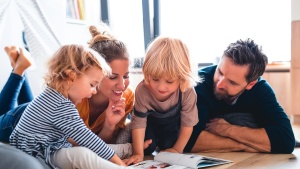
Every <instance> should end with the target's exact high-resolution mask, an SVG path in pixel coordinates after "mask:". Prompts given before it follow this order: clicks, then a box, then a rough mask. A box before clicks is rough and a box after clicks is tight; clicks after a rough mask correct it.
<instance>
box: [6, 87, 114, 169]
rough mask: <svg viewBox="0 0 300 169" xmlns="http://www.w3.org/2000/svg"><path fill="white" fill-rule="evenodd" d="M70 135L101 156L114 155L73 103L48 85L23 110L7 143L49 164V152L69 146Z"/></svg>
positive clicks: (108, 157)
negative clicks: (81, 116)
mask: <svg viewBox="0 0 300 169" xmlns="http://www.w3.org/2000/svg"><path fill="white" fill-rule="evenodd" d="M69 137H70V138H72V139H73V140H74V141H75V142H76V143H77V144H78V145H79V146H83V147H87V148H89V149H90V150H92V151H94V152H95V153H97V154H98V155H99V156H100V157H102V158H104V159H110V158H111V157H112V156H113V155H114V151H113V150H112V149H111V148H109V147H108V146H107V144H105V142H104V141H103V140H102V139H100V138H99V137H98V136H97V135H95V134H94V133H93V132H92V131H91V130H89V129H88V128H87V127H86V125H85V124H84V123H83V121H82V119H81V118H80V117H79V114H78V111H77V109H76V107H75V105H74V104H73V103H72V102H71V101H70V100H69V99H67V98H65V97H64V96H63V95H62V94H60V93H58V92H57V91H55V90H53V89H51V88H50V87H47V88H46V89H45V91H43V92H42V93H41V94H40V95H39V96H38V97H37V98H36V99H34V100H33V101H32V102H31V103H30V104H29V105H28V106H27V108H26V109H25V111H24V113H23V115H22V117H21V119H20V121H19V123H18V125H17V126H16V128H15V129H14V131H13V133H12V134H11V136H10V144H11V145H12V146H15V147H17V148H18V149H21V150H23V151H24V152H26V153H28V154H30V155H32V156H35V157H37V158H39V159H42V160H43V161H45V162H46V163H48V164H50V165H52V162H51V159H50V155H51V154H53V153H55V152H56V151H57V150H59V149H61V148H69V147H72V145H71V144H70V143H69V142H68V141H67V139H68V138H69ZM52 167H54V166H53V165H52Z"/></svg>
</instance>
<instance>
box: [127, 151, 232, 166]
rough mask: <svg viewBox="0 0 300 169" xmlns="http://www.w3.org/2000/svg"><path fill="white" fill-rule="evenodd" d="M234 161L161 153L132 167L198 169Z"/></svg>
mask: <svg viewBox="0 0 300 169" xmlns="http://www.w3.org/2000/svg"><path fill="white" fill-rule="evenodd" d="M231 162H232V161H229V160H223V159H218V158H212V157H207V156H201V155H196V154H177V153H170V152H160V153H158V154H157V155H155V157H154V160H146V161H142V162H139V163H137V164H134V165H133V166H132V167H134V168H137V169H160V168H166V169H192V168H194V169H197V168H203V167H209V166H215V165H221V164H227V163H231Z"/></svg>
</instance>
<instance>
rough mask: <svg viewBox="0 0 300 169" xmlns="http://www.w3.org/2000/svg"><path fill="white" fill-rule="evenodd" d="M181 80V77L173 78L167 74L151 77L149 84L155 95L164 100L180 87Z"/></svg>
mask: <svg viewBox="0 0 300 169" xmlns="http://www.w3.org/2000/svg"><path fill="white" fill-rule="evenodd" d="M179 81H180V80H179V78H173V79H172V78H169V77H167V76H162V77H160V78H156V77H150V78H149V86H150V90H151V92H152V94H153V96H154V97H155V98H156V99H157V100H159V101H164V100H166V99H168V98H169V97H170V95H171V94H172V93H174V92H175V91H176V90H177V89H178V87H179Z"/></svg>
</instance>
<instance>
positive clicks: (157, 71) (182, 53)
mask: <svg viewBox="0 0 300 169" xmlns="http://www.w3.org/2000/svg"><path fill="white" fill-rule="evenodd" d="M142 69H143V73H144V80H145V83H149V80H150V78H151V77H156V78H160V77H162V76H163V75H166V76H168V77H170V78H179V80H180V90H181V91H182V92H184V91H185V90H186V89H188V88H191V87H193V86H194V85H195V84H196V81H197V79H196V78H195V77H194V76H193V73H192V70H191V63H190V56H189V51H188V48H187V46H186V45H185V44H184V43H183V42H182V41H181V40H179V39H176V38H170V37H157V38H156V39H155V40H154V41H153V42H152V43H150V45H149V46H148V48H147V51H146V57H145V61H144V64H143V68H142Z"/></svg>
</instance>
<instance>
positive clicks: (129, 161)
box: [123, 155, 144, 165]
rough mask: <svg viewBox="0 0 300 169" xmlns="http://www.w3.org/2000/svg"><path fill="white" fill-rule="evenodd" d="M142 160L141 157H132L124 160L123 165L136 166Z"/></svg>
mask: <svg viewBox="0 0 300 169" xmlns="http://www.w3.org/2000/svg"><path fill="white" fill-rule="evenodd" d="M143 160H144V157H143V156H142V155H133V156H131V157H130V158H128V159H124V160H123V161H124V163H125V164H126V165H131V164H136V163H138V162H141V161H143Z"/></svg>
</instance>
